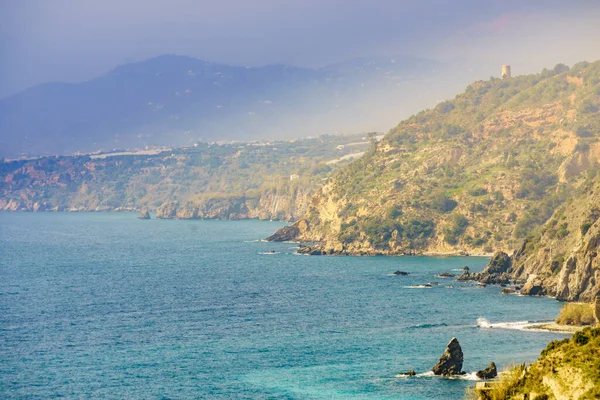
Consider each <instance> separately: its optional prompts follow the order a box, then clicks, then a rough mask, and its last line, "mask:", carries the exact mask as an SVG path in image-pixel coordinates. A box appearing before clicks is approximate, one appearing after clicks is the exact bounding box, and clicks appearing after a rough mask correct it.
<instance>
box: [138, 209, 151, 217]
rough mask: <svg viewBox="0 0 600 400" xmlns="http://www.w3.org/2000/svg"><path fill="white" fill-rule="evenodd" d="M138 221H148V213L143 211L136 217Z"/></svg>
mask: <svg viewBox="0 0 600 400" xmlns="http://www.w3.org/2000/svg"><path fill="white" fill-rule="evenodd" d="M138 218H139V219H150V212H149V211H148V210H146V209H143V210H142V211H141V212H140V215H139V216H138Z"/></svg>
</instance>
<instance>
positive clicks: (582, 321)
mask: <svg viewBox="0 0 600 400" xmlns="http://www.w3.org/2000/svg"><path fill="white" fill-rule="evenodd" d="M556 323H557V324H559V325H575V326H582V325H594V324H595V323H596V318H594V308H593V305H591V304H589V303H566V304H565V305H564V306H563V307H562V308H561V310H560V313H559V314H558V317H557V318H556Z"/></svg>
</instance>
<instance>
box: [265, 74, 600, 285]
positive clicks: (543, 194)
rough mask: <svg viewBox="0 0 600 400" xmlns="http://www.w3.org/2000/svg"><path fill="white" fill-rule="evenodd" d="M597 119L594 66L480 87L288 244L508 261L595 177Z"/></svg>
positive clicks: (427, 114)
mask: <svg viewBox="0 0 600 400" xmlns="http://www.w3.org/2000/svg"><path fill="white" fill-rule="evenodd" d="M599 109H600V62H596V63H593V64H587V63H581V64H578V65H576V66H574V67H573V68H572V69H570V70H569V68H568V67H566V66H564V65H558V66H557V67H556V68H555V69H554V70H552V71H548V70H545V71H543V72H542V73H540V74H537V75H528V76H521V77H516V78H511V79H506V80H491V81H487V82H475V83H474V84H472V85H471V86H470V87H468V88H467V90H466V91H465V92H464V93H463V94H460V95H458V96H457V97H456V99H454V100H452V101H447V102H444V103H441V104H439V105H438V106H436V107H435V109H432V110H427V111H424V112H421V113H419V114H417V115H415V116H413V117H411V118H409V119H408V120H406V121H403V122H402V123H400V124H399V125H398V126H397V127H396V128H394V129H392V131H390V133H388V134H387V135H386V136H385V137H384V138H383V140H381V141H379V142H378V143H376V142H373V143H372V147H371V149H370V150H369V151H368V152H367V153H366V154H365V155H364V156H363V158H362V159H360V160H358V161H355V162H353V163H352V164H350V165H349V166H347V167H346V168H344V169H342V170H340V171H339V172H338V173H337V174H335V175H334V176H333V177H332V178H330V180H329V181H328V183H327V184H326V185H324V186H323V187H322V188H321V189H320V190H318V191H317V192H316V194H315V195H314V196H313V197H312V199H311V200H310V202H309V204H308V209H307V212H306V214H305V215H303V216H302V218H301V219H300V220H299V221H297V222H296V223H295V224H294V225H293V232H294V233H295V235H294V237H293V238H292V239H293V240H297V241H306V242H318V244H317V245H316V246H315V247H313V250H312V251H313V254H465V253H469V254H491V253H492V252H493V251H496V250H504V251H506V252H511V250H512V249H514V248H516V247H518V246H519V244H520V243H522V242H523V240H524V239H525V238H526V237H527V236H528V235H530V234H531V233H532V232H534V231H535V230H536V229H538V228H539V227H540V226H542V225H543V224H544V223H545V222H546V221H547V220H548V219H549V218H550V217H551V216H552V215H553V213H554V211H555V210H556V208H557V207H559V206H561V205H562V204H564V203H565V201H567V200H568V199H569V197H570V196H571V194H572V193H574V192H576V191H577V190H578V188H580V187H581V186H582V185H583V184H584V183H585V182H586V179H587V177H588V175H589V174H593V173H595V171H597V169H598V161H599V160H600V142H598V138H599V137H600V113H598V112H597V111H598V110H599ZM290 232H291V231H289V230H288V231H286V232H284V235H283V236H285V237H286V238H288V239H289V236H290ZM279 236H280V235H279V234H278V233H275V234H274V235H273V236H272V237H271V238H270V240H278V237H279ZM572 265H575V264H572ZM573 268H575V267H573ZM579 268H581V267H579ZM567 286H568V285H567Z"/></svg>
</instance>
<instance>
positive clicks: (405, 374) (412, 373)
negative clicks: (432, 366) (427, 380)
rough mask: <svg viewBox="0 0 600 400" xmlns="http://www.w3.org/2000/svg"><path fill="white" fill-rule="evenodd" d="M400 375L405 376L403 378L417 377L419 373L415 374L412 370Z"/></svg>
mask: <svg viewBox="0 0 600 400" xmlns="http://www.w3.org/2000/svg"><path fill="white" fill-rule="evenodd" d="M399 375H403V376H415V375H417V373H416V372H415V370H414V369H411V370H410V371H406V372H404V373H402V374H399Z"/></svg>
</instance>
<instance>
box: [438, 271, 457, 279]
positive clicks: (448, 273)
mask: <svg viewBox="0 0 600 400" xmlns="http://www.w3.org/2000/svg"><path fill="white" fill-rule="evenodd" d="M436 276H437V277H438V278H454V274H452V273H450V272H442V273H441V274H437V275H436Z"/></svg>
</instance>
